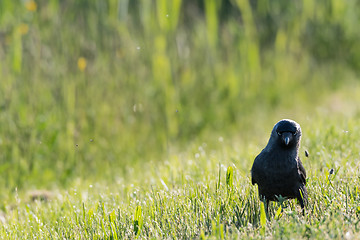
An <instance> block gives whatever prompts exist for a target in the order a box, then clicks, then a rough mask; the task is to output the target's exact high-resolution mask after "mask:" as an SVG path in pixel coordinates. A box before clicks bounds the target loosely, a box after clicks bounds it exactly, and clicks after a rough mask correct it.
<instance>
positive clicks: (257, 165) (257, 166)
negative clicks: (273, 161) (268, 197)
mask: <svg viewBox="0 0 360 240" xmlns="http://www.w3.org/2000/svg"><path fill="white" fill-rule="evenodd" d="M262 157H263V156H262V152H261V153H260V154H259V155H257V156H256V158H255V160H254V163H253V165H252V168H251V183H252V184H253V185H254V184H255V183H258V182H257V181H256V179H258V177H259V175H261V171H262V169H261V162H262Z"/></svg>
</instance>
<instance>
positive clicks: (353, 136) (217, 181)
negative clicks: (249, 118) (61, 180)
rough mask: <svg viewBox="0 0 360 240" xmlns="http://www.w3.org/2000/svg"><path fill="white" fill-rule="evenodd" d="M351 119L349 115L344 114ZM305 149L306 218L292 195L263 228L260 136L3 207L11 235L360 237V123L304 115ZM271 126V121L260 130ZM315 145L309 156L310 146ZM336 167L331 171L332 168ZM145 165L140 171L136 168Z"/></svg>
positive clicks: (15, 197)
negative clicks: (256, 179)
mask: <svg viewBox="0 0 360 240" xmlns="http://www.w3.org/2000/svg"><path fill="white" fill-rule="evenodd" d="M344 119H346V120H344ZM301 123H302V126H303V132H304V133H303V141H302V146H301V152H302V153H303V154H302V155H303V156H302V159H303V162H304V165H305V168H306V169H307V171H308V175H309V178H308V185H307V186H308V191H309V206H308V208H307V210H306V215H305V216H302V214H301V209H300V208H299V207H298V206H297V204H296V202H295V200H292V201H286V202H285V203H284V205H283V212H278V208H279V207H280V205H279V204H275V203H273V204H272V205H271V206H270V219H269V220H267V221H266V220H265V221H266V224H263V223H262V224H261V222H263V220H261V211H260V209H261V207H260V201H259V200H258V196H257V189H256V187H254V186H252V185H251V183H250V179H249V169H250V166H251V163H252V160H253V158H254V156H255V155H256V154H257V153H258V152H259V151H260V150H261V147H262V146H264V143H265V142H266V140H267V137H268V134H267V133H269V132H270V130H271V128H269V129H267V130H268V132H266V133H263V134H262V135H263V138H262V139H261V140H259V139H257V140H255V138H254V139H253V140H252V141H250V142H249V143H247V144H246V143H245V144H244V143H241V137H235V139H226V138H225V139H222V138H220V139H219V137H216V138H215V139H207V140H206V141H204V142H202V143H192V144H189V146H188V148H187V149H184V150H183V151H181V152H174V153H171V154H169V157H168V159H166V161H164V162H161V163H159V162H144V166H143V168H140V169H134V170H133V172H132V173H131V174H130V175H132V177H131V176H130V177H127V178H126V179H125V178H122V177H121V175H120V174H119V175H118V176H117V177H118V178H117V180H116V181H114V182H106V181H105V182H101V181H99V182H88V181H87V180H86V179H81V180H80V179H79V181H77V182H76V183H74V184H73V186H71V187H70V188H68V189H58V190H54V191H53V192H51V193H50V195H51V196H48V198H47V200H46V201H42V200H39V199H37V200H31V199H30V197H29V194H32V193H31V192H30V193H29V192H28V193H27V195H26V194H25V195H24V193H18V192H14V193H13V194H12V197H11V199H8V202H7V203H6V204H5V208H4V209H3V215H2V216H3V218H2V219H3V221H4V224H3V225H2V227H1V230H0V232H1V236H3V237H5V238H11V239H15V238H41V239H51V238H56V239H58V238H70V239H89V238H91V239H104V238H105V239H124V238H137V237H138V238H156V239H159V238H203V237H205V238H216V239H218V238H249V239H252V238H261V236H266V237H270V238H276V239H278V238H297V239H299V238H321V239H324V238H325V239H334V238H335V239H344V238H351V239H353V238H356V236H357V235H358V234H359V222H360V221H359V212H360V206H359V188H358V186H359V178H358V174H359V173H358V167H359V164H358V161H357V160H358V156H359V154H360V152H359V142H358V139H359V134H358V133H359V132H360V131H359V130H360V129H359V125H358V124H357V121H356V120H355V119H352V118H346V117H345V116H342V117H341V118H340V117H334V118H327V117H325V118H324V115H323V114H322V113H319V115H317V116H313V117H310V118H308V119H307V120H306V119H303V120H302V122H301ZM263 128H265V127H263ZM305 150H308V151H309V153H310V154H309V157H308V158H305V154H304V151H305ZM331 169H334V171H333V172H332V174H331V173H330V170H331ZM138 171H141V172H138Z"/></svg>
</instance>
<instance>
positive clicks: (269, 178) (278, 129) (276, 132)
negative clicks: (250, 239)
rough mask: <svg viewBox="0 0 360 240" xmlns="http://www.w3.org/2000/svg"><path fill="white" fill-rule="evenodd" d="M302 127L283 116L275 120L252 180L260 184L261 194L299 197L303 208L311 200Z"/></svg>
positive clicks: (270, 197) (276, 197) (271, 198)
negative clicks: (302, 150) (303, 157)
mask: <svg viewBox="0 0 360 240" xmlns="http://www.w3.org/2000/svg"><path fill="white" fill-rule="evenodd" d="M300 138H301V128H300V125H299V124H298V123H296V122H295V121H293V120H289V119H283V120H281V121H279V122H278V123H276V124H275V126H274V128H273V130H272V132H271V135H270V139H269V142H268V144H267V145H266V147H265V148H264V149H263V150H262V151H261V153H260V154H259V155H258V156H257V157H256V158H255V160H254V163H253V166H252V168H251V182H252V184H253V185H254V184H255V183H256V184H257V185H258V190H259V197H260V199H261V200H262V201H266V209H267V208H268V205H269V201H279V197H280V196H281V197H283V198H286V199H291V198H296V199H297V200H298V202H299V204H300V206H301V208H302V209H303V214H304V206H305V205H306V204H307V201H308V194H307V190H306V187H305V185H306V172H305V168H304V167H303V165H302V163H301V161H300V158H299V146H300Z"/></svg>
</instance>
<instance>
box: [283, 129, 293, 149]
mask: <svg viewBox="0 0 360 240" xmlns="http://www.w3.org/2000/svg"><path fill="white" fill-rule="evenodd" d="M282 138H283V141H284V143H285V145H286V146H288V145H289V143H290V141H291V140H292V133H290V132H285V133H283V135H282Z"/></svg>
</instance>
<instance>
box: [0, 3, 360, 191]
mask: <svg viewBox="0 0 360 240" xmlns="http://www.w3.org/2000/svg"><path fill="white" fill-rule="evenodd" d="M359 5H360V2H359V1H355V0H349V1H339V0H331V1H329V0H321V1H311V0H301V1H284V0H272V1H269V0H257V1H255V0H250V1H249V0H226V1H220V0H196V1H195V0H171V1H169V0H104V1H95V0H76V1H70V0H62V1H60V0H48V1H45V0H36V1H33V0H22V1H20V0H1V1H0V72H1V73H0V74H1V75H0V76H1V80H0V176H1V177H0V189H3V190H6V189H8V190H10V191H11V190H13V189H14V188H15V187H17V188H18V189H23V188H52V187H66V186H67V185H68V184H71V183H72V182H73V181H76V180H78V179H80V180H81V179H92V180H104V181H113V180H115V179H116V178H118V177H121V178H125V179H126V176H127V175H128V174H129V172H132V171H134V170H135V172H136V171H140V170H138V169H141V165H142V163H144V162H149V161H156V162H157V163H159V164H161V162H162V161H164V160H166V159H167V157H168V155H169V153H171V152H172V151H182V149H185V148H186V147H187V146H188V145H189V144H190V143H192V142H194V141H199V142H204V141H207V142H210V143H211V142H216V141H217V140H218V138H219V136H222V137H224V138H225V139H230V140H231V139H240V140H239V141H240V142H246V141H250V140H252V141H253V142H254V141H255V143H261V144H264V142H265V141H266V139H267V138H268V134H269V132H270V130H271V128H272V126H273V124H275V123H276V122H277V121H278V120H280V119H281V118H284V117H289V118H294V119H295V120H297V121H300V123H301V120H305V119H309V118H310V119H311V116H313V115H316V114H317V115H320V116H321V117H323V118H331V117H333V116H334V115H336V114H338V112H341V114H342V115H345V116H347V117H358V116H359V110H358V108H357V105H358V104H357V103H356V100H355V99H354V98H353V97H356V96H358V95H359V94H358V93H360V92H359V91H358V80H357V77H358V74H359V67H360V41H359V38H360V31H358V26H359V20H360V19H359V18H360V6H359ZM351 105H353V106H355V107H353V108H349V106H351ZM319 106H325V107H324V108H321V107H320V110H319ZM346 113H349V114H348V115H346ZM314 125H315V124H314ZM259 136H261V139H257V140H254V139H256V138H257V137H259ZM230 140H229V141H230ZM254 154H255V153H254ZM249 161H250V160H249Z"/></svg>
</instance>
